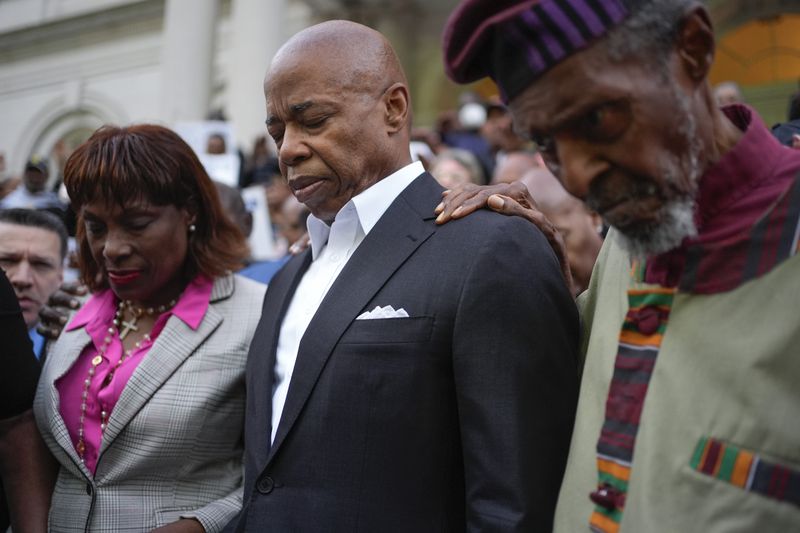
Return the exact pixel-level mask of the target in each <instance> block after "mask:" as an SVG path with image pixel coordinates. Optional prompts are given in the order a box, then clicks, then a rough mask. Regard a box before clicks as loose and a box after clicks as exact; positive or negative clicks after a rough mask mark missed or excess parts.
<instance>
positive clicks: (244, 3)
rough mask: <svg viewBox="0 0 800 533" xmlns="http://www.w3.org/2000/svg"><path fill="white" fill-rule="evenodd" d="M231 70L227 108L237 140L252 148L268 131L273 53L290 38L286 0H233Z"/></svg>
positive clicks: (228, 80) (246, 147)
mask: <svg viewBox="0 0 800 533" xmlns="http://www.w3.org/2000/svg"><path fill="white" fill-rule="evenodd" d="M232 8H233V11H232V13H231V29H232V35H231V53H230V63H229V66H230V70H229V71H228V73H227V87H226V91H225V108H226V115H227V116H228V119H229V120H230V121H231V122H233V125H234V128H235V132H236V137H237V142H238V143H239V145H240V146H241V147H242V148H244V150H245V151H246V152H249V151H250V149H251V148H252V144H253V140H254V139H255V137H256V136H258V135H266V127H265V126H264V119H265V118H266V111H265V105H264V91H263V81H264V74H265V73H266V71H267V68H268V67H269V63H270V61H271V60H272V56H273V55H275V52H277V51H278V48H280V46H281V44H283V42H284V41H285V40H286V37H287V35H286V34H285V32H286V28H285V25H286V24H285V23H286V20H287V2H286V0H233V6H232Z"/></svg>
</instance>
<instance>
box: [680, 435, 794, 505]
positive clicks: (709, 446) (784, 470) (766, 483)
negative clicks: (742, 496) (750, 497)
mask: <svg viewBox="0 0 800 533" xmlns="http://www.w3.org/2000/svg"><path fill="white" fill-rule="evenodd" d="M689 466H690V467H691V468H692V470H694V471H696V472H698V473H700V474H704V475H706V476H709V477H711V478H714V479H717V480H719V481H723V482H726V483H730V484H731V485H734V486H736V487H739V488H740V489H742V490H744V491H747V492H751V493H754V494H760V495H761V496H764V497H767V498H772V499H773V500H777V501H780V502H784V503H788V504H791V505H794V506H795V508H798V509H800V470H798V469H797V468H795V467H794V466H793V465H788V464H781V463H778V462H776V461H774V460H771V459H768V458H765V457H762V456H761V455H760V454H758V453H756V452H754V451H752V450H747V449H744V448H741V447H738V446H734V445H732V444H730V443H728V442H725V441H722V440H718V439H714V438H708V437H703V438H701V439H700V440H699V442H698V443H697V446H696V447H695V450H694V454H693V455H692V459H691V460H690V462H689Z"/></svg>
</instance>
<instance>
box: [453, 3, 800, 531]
mask: <svg viewBox="0 0 800 533" xmlns="http://www.w3.org/2000/svg"><path fill="white" fill-rule="evenodd" d="M444 41H445V56H446V64H447V68H448V71H449V73H450V75H451V77H453V78H454V79H455V80H456V81H459V82H470V81H474V80H477V79H479V78H482V77H484V76H491V77H492V78H493V79H494V80H495V82H496V83H497V84H498V86H499V88H500V90H501V92H502V95H503V97H504V99H505V100H506V101H507V102H508V103H509V107H510V109H511V112H512V114H513V116H514V121H515V124H516V127H517V129H518V130H519V131H520V132H524V133H525V134H526V135H528V136H529V137H530V138H532V139H533V140H535V141H536V142H537V144H538V145H539V147H540V149H541V151H542V153H543V155H544V157H545V161H546V163H547V164H548V166H549V167H550V169H551V170H552V171H553V172H554V174H555V175H556V176H557V177H558V178H559V179H560V180H561V182H562V183H563V184H564V185H565V187H566V188H567V190H568V191H569V192H570V193H572V194H573V195H575V196H577V197H579V198H581V199H583V200H585V201H586V203H587V204H589V206H590V207H592V208H593V209H595V210H597V211H598V212H599V213H600V214H601V215H602V216H603V217H604V218H605V220H606V221H607V222H608V223H609V224H610V225H611V226H612V228H613V229H612V231H611V232H610V234H609V236H608V238H607V239H606V241H605V244H604V247H603V250H602V252H601V254H600V257H599V259H598V263H597V266H596V268H595V271H594V274H593V277H592V280H591V283H590V286H589V289H588V291H587V292H586V293H585V294H584V295H583V296H582V297H581V298H580V299H579V302H580V304H581V305H580V307H581V309H582V315H583V321H584V326H585V329H584V333H585V334H584V339H583V348H584V353H585V362H584V369H583V377H582V384H581V393H580V394H581V396H580V400H579V406H578V415H577V418H576V424H575V431H574V433H573V438H572V443H571V447H570V458H569V462H568V465H567V471H566V474H565V478H564V482H563V485H562V488H561V492H560V497H559V503H558V508H557V511H556V528H555V530H556V531H559V532H561V531H563V532H574V531H587V530H588V529H591V530H592V531H596V532H614V531H625V532H643V531H646V532H648V533H658V532H675V531H681V532H687V531H702V532H709V531H795V530H797V528H798V525H799V524H800V424H797V412H798V409H799V408H800V387H798V383H800V357H798V354H797V346H798V343H800V319H798V317H797V306H798V301H800V283H798V279H800V258H799V257H797V249H798V232H800V225H798V219H800V155H799V154H798V153H797V152H796V151H792V150H790V149H788V148H785V147H783V146H781V145H779V144H778V143H777V141H775V139H774V138H773V137H772V136H771V135H770V133H769V131H767V130H766V129H765V128H764V126H763V123H762V121H761V119H760V118H759V117H758V116H757V115H756V114H755V112H754V111H753V110H752V109H750V108H748V107H746V106H743V105H732V106H729V107H726V108H723V109H719V108H718V107H717V105H716V103H715V101H714V97H713V94H712V91H711V87H710V85H709V83H708V80H707V76H708V73H709V70H710V68H711V64H712V61H713V58H714V34H713V31H712V27H711V23H710V20H709V16H708V13H707V11H706V10H705V9H704V8H703V6H702V5H701V4H700V3H699V2H696V1H693V0H529V1H525V2H511V1H503V2H498V1H497V0H468V1H466V2H464V3H463V4H462V5H461V6H460V7H459V8H458V9H457V10H456V12H455V13H454V14H453V15H452V17H451V19H450V21H449V23H448V27H447V29H446V30H445V38H444ZM497 193H501V194H497ZM487 202H488V204H489V205H490V206H491V207H493V208H495V209H497V210H500V211H503V212H505V213H508V214H518V215H522V216H525V217H527V218H529V219H530V220H533V221H539V222H541V213H539V212H538V211H537V210H536V209H535V205H534V204H533V202H532V199H531V198H530V197H529V196H527V195H526V194H524V191H522V190H521V189H520V188H519V187H513V186H496V187H493V188H489V189H484V190H480V191H477V192H476V191H475V190H468V191H463V190H462V191H460V192H457V191H456V192H451V193H450V194H449V195H448V197H447V200H446V201H445V203H444V204H443V205H442V206H440V207H439V211H440V217H439V221H440V222H443V221H445V220H447V219H448V218H450V217H451V216H452V214H453V212H454V211H455V209H456V208H457V207H458V206H459V205H460V206H461V209H460V210H459V211H458V212H457V213H456V215H457V216H459V217H460V216H463V215H465V214H468V213H469V212H471V211H472V210H474V209H475V208H476V206H478V205H483V204H485V203H487Z"/></svg>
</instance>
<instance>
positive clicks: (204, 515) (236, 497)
mask: <svg viewBox="0 0 800 533" xmlns="http://www.w3.org/2000/svg"><path fill="white" fill-rule="evenodd" d="M241 508H242V487H241V486H240V487H239V488H237V489H235V490H234V491H233V492H231V493H230V494H228V495H227V496H225V497H223V498H220V499H219V500H215V501H213V502H210V503H209V504H207V505H205V506H204V507H201V508H200V509H197V510H195V511H191V512H188V513H184V514H183V515H181V518H196V519H197V520H198V521H199V522H200V523H201V524H202V525H203V529H205V530H206V533H216V532H218V531H222V530H223V528H224V527H225V526H226V525H227V524H228V523H229V522H231V521H232V520H233V519H234V518H235V517H236V515H237V514H238V513H239V511H240V510H241Z"/></svg>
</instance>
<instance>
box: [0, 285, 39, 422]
mask: <svg viewBox="0 0 800 533" xmlns="http://www.w3.org/2000/svg"><path fill="white" fill-rule="evenodd" d="M0 338H2V339H3V357H2V368H3V371H2V372H0V391H2V401H0V419H6V418H11V417H14V416H17V415H19V414H21V413H23V412H24V411H26V410H28V409H30V408H31V406H32V405H33V395H34V392H35V391H36V383H37V381H38V379H39V371H40V368H39V363H38V361H36V357H35V356H34V355H33V345H32V344H31V339H30V337H28V330H27V328H26V327H25V320H24V319H23V318H22V311H20V308H19V304H18V303H17V296H16V295H15V294H14V288H13V287H12V286H11V283H10V282H9V281H8V278H6V275H5V273H4V272H2V271H0Z"/></svg>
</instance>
